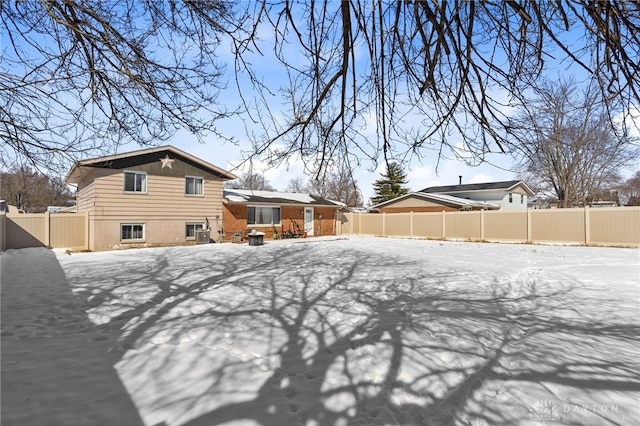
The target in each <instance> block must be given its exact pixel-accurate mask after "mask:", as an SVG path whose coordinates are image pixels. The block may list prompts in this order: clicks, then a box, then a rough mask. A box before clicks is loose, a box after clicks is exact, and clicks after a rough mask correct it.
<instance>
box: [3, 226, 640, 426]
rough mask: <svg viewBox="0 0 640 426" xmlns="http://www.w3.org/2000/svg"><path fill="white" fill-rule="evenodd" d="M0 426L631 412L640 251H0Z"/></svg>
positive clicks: (498, 421) (298, 245)
mask: <svg viewBox="0 0 640 426" xmlns="http://www.w3.org/2000/svg"><path fill="white" fill-rule="evenodd" d="M1 261H2V264H1V269H0V274H1V275H0V278H1V284H2V285H1V314H2V318H1V319H2V323H1V325H2V372H1V373H2V376H1V377H2V389H1V390H2V394H1V395H2V401H1V402H2V404H1V405H2V413H1V414H2V419H1V421H2V425H3V426H9V425H21V426H22V425H44V424H47V425H65V426H67V425H132V426H135V425H148V426H151V425H165V426H169V425H171V426H173V425H189V426H195V425H222V424H224V425H268V426H286V425H308V426H312V425H336V426H346V425H358V426H363V425H400V424H402V425H637V424H640V373H639V372H640V357H639V356H638V354H639V353H640V318H639V317H640V312H639V309H640V251H639V250H637V249H623V248H596V247H567V246H541V245H507V244H476V243H457V242H441V241H425V240H409V239H386V238H364V237H350V238H337V237H333V238H329V237H325V238H318V239H309V240H285V241H274V242H269V243H267V244H265V245H264V246H259V247H251V246H248V245H235V244H212V245H201V246H193V247H172V248H157V249H139V250H127V251H114V252H101V253H77V254H76V253H74V254H72V255H66V254H65V253H64V252H63V251H49V250H45V249H23V250H9V251H7V252H5V253H3V254H2V257H1Z"/></svg>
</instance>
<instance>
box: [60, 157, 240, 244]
mask: <svg viewBox="0 0 640 426" xmlns="http://www.w3.org/2000/svg"><path fill="white" fill-rule="evenodd" d="M235 178H236V176H235V175H233V174H232V173H229V172H227V171H226V170H223V169H221V168H219V167H216V166H214V165H212V164H209V163H207V162H206V161H203V160H201V159H199V158H197V157H194V156H192V155H190V154H188V153H186V152H184V151H181V150H179V149H177V148H175V147H173V146H162V147H155V148H148V149H143V150H139V151H133V152H127V153H123V154H116V155H109V156H105V157H99V158H93V159H89V160H84V161H79V162H76V163H75V164H74V165H73V167H72V168H71V170H70V171H69V173H68V174H67V176H66V177H65V182H66V183H67V184H75V185H77V191H76V203H77V211H78V212H88V220H89V250H92V251H94V250H95V251H98V250H112V249H118V248H130V247H148V246H161V245H176V244H189V243H191V242H194V243H195V238H196V232H197V231H198V230H199V229H203V228H210V229H211V238H212V239H214V240H217V239H218V235H217V232H218V230H219V229H221V227H222V201H223V192H222V191H223V182H224V181H225V180H231V179H235Z"/></svg>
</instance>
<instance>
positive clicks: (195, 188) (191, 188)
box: [184, 176, 204, 195]
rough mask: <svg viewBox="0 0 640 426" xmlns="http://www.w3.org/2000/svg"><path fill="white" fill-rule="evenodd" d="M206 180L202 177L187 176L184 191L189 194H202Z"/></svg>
mask: <svg viewBox="0 0 640 426" xmlns="http://www.w3.org/2000/svg"><path fill="white" fill-rule="evenodd" d="M203 187H204V180H203V179H202V178H201V177H193V176H187V177H186V178H185V186H184V193H185V194H187V195H202V194H203V193H204V192H203Z"/></svg>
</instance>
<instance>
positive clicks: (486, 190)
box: [420, 180, 534, 210]
mask: <svg viewBox="0 0 640 426" xmlns="http://www.w3.org/2000/svg"><path fill="white" fill-rule="evenodd" d="M420 192H423V193H426V194H441V195H450V196H453V197H457V198H463V199H467V200H473V201H476V202H482V203H490V204H495V205H497V206H498V207H499V208H500V210H526V209H527V197H530V196H532V195H533V194H534V193H533V191H532V190H531V188H529V187H528V186H527V184H526V183H524V182H523V181H521V180H508V181H503V182H488V183H470V184H464V185H448V186H432V187H429V188H425V189H423V190H421V191H420Z"/></svg>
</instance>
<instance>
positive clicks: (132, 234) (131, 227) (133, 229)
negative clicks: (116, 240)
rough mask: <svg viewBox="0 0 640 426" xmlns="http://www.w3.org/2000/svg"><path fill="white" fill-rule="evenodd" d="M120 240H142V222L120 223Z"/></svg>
mask: <svg viewBox="0 0 640 426" xmlns="http://www.w3.org/2000/svg"><path fill="white" fill-rule="evenodd" d="M120 240H121V241H136V240H144V224H143V223H123V224H120Z"/></svg>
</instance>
